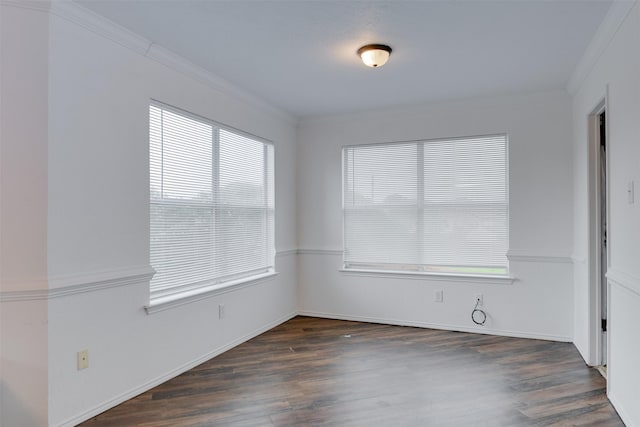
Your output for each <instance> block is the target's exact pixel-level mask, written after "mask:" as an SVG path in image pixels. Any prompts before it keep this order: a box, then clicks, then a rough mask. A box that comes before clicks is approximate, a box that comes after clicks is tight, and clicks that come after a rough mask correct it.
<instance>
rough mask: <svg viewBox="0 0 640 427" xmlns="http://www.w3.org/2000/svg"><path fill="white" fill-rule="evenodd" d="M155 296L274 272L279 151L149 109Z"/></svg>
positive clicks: (191, 119)
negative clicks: (161, 292)
mask: <svg viewBox="0 0 640 427" xmlns="http://www.w3.org/2000/svg"><path fill="white" fill-rule="evenodd" d="M149 127H150V129H149V153H150V155H149V158H150V165H149V166H150V190H151V191H150V211H151V221H150V235H151V239H150V258H151V264H152V266H153V267H154V268H155V269H156V271H157V273H156V275H155V276H154V278H153V279H152V281H151V291H152V294H153V293H154V292H158V291H165V290H168V289H173V288H175V289H192V288H193V287H194V286H195V287H197V286H202V285H208V284H210V283H218V282H220V281H224V280H235V279H238V278H242V277H248V276H251V275H254V274H258V273H257V272H264V271H268V270H269V269H272V268H273V266H274V259H275V258H274V257H275V249H274V247H275V244H274V209H273V208H274V196H273V194H274V179H273V176H274V170H273V164H274V155H273V145H272V144H268V143H265V142H262V141H258V140H256V139H253V138H250V137H247V136H245V135H240V134H238V133H236V132H233V131H231V130H226V129H223V128H221V127H219V126H216V125H214V124H212V123H209V122H207V121H205V120H204V119H203V120H199V119H198V118H197V117H195V116H192V115H189V114H184V115H182V114H180V113H178V112H176V111H175V110H174V109H170V110H167V109H164V108H162V107H161V106H159V105H157V104H155V103H154V104H152V105H150V107H149Z"/></svg>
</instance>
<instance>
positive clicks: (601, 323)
mask: <svg viewBox="0 0 640 427" xmlns="http://www.w3.org/2000/svg"><path fill="white" fill-rule="evenodd" d="M600 325H601V326H602V332H607V319H601V320H600Z"/></svg>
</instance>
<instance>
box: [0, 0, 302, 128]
mask: <svg viewBox="0 0 640 427" xmlns="http://www.w3.org/2000/svg"><path fill="white" fill-rule="evenodd" d="M5 3H6V4H7V5H10V6H17V7H22V8H29V9H37V10H41V11H49V13H51V14H53V15H55V16H58V17H60V18H62V19H65V20H67V21H69V22H72V23H74V24H76V25H78V26H80V27H82V28H84V29H86V30H88V31H91V32H92V33H94V34H96V35H98V36H101V37H103V38H105V39H108V40H111V41H113V42H115V43H117V44H119V45H120V46H123V47H125V48H127V49H130V50H132V51H133V52H136V53H138V54H140V55H141V56H144V57H147V58H149V59H151V60H153V61H156V62H158V63H159V64H162V65H164V66H166V67H168V68H171V69H173V70H175V71H177V72H179V73H181V74H183V75H185V76H187V77H190V78H192V79H194V80H197V81H199V82H201V83H203V84H205V85H207V86H209V87H210V88H211V89H213V90H216V91H218V92H220V93H223V94H225V95H228V96H231V97H233V98H236V99H239V100H241V101H243V102H246V103H247V104H249V105H252V106H254V107H256V108H260V109H262V110H265V111H268V112H270V113H272V114H275V115H277V116H278V117H279V118H282V119H284V120H286V121H287V122H289V123H296V120H297V117H295V116H294V115H292V114H290V113H288V112H286V111H284V110H282V109H280V108H278V107H275V106H273V105H271V104H270V103H268V102H267V101H265V100H264V99H262V98H260V97H258V96H256V95H254V94H252V93H249V92H247V91H246V90H244V89H241V88H240V87H238V86H236V85H234V84H232V83H230V82H228V81H227V80H225V79H223V78H222V77H220V76H218V75H216V74H214V73H212V72H210V71H208V70H206V69H204V68H202V67H199V66H197V65H195V64H194V63H192V62H190V61H189V60H187V59H186V58H184V57H182V56H180V55H178V54H176V53H173V52H171V51H170V50H168V49H166V48H164V47H162V46H160V45H158V44H156V43H154V42H153V41H152V40H149V39H147V38H145V37H142V36H141V35H139V34H137V33H135V32H133V31H130V30H128V29H127V28H125V27H122V26H121V25H119V24H117V23H115V22H113V21H111V20H109V19H108V18H106V17H104V16H102V15H100V14H98V13H95V12H93V11H92V10H90V9H88V8H86V7H84V6H81V5H79V4H78V3H75V2H72V1H52V2H51V7H48V6H47V7H45V6H40V5H38V3H39V2H30V1H29V2H27V3H26V6H25V5H23V4H22V1H16V0H2V4H5ZM42 3H44V4H45V5H46V4H47V3H45V2H42ZM32 4H33V5H34V6H31V5H32Z"/></svg>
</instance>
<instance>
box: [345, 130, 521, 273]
mask: <svg viewBox="0 0 640 427" xmlns="http://www.w3.org/2000/svg"><path fill="white" fill-rule="evenodd" d="M343 173H344V176H343V186H344V188H343V197H344V200H343V214H344V223H343V224H344V263H345V268H347V269H349V268H352V269H372V270H400V271H401V270H413V271H423V272H434V273H457V274H486V275H495V274H507V266H508V264H507V258H506V252H507V248H508V217H509V202H508V187H507V176H508V173H507V138H506V136H505V135H497V136H486V137H485V136H483V137H470V138H456V139H443V140H433V141H418V142H407V143H390V144H376V145H360V146H349V147H345V148H344V149H343Z"/></svg>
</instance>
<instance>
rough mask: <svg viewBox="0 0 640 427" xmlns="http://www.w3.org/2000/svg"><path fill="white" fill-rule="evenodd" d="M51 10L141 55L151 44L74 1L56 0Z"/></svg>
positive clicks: (52, 12) (54, 13) (56, 14)
mask: <svg viewBox="0 0 640 427" xmlns="http://www.w3.org/2000/svg"><path fill="white" fill-rule="evenodd" d="M50 12H51V14H53V15H55V16H58V17H60V18H62V19H65V20H67V21H69V22H72V23H74V24H76V25H79V26H81V27H82V28H84V29H86V30H89V31H91V32H92V33H94V34H97V35H99V36H101V37H103V38H106V39H108V40H111V41H113V42H115V43H117V44H119V45H120V46H123V47H126V48H128V49H130V50H132V51H134V52H136V53H138V54H140V55H143V56H144V55H145V54H146V53H147V51H148V50H149V46H151V41H149V40H147V39H146V38H144V37H142V36H140V35H138V34H136V33H134V32H133V31H130V30H128V29H126V28H125V27H123V26H121V25H118V24H116V23H115V22H113V21H109V20H108V19H106V18H104V17H103V16H101V15H99V14H97V13H95V12H93V11H91V10H89V9H87V8H85V7H82V6H80V5H78V4H77V3H74V2H72V1H69V0H54V1H52V2H51V10H50Z"/></svg>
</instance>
